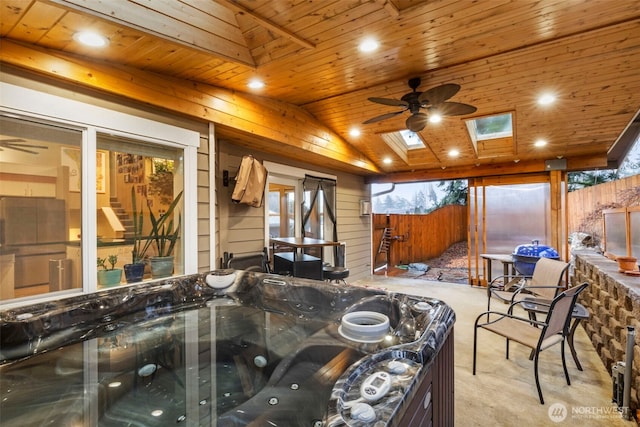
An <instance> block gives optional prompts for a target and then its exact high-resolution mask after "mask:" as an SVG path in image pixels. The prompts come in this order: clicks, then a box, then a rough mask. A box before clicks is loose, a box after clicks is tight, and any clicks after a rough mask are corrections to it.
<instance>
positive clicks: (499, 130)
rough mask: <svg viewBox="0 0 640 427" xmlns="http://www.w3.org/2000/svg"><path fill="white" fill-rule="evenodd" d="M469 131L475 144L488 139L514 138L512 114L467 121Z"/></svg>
mask: <svg viewBox="0 0 640 427" xmlns="http://www.w3.org/2000/svg"><path fill="white" fill-rule="evenodd" d="M466 123H467V130H468V131H469V135H470V136H471V139H472V140H473V142H474V144H475V142H477V141H484V140H487V139H498V138H507V137H512V136H513V124H512V118H511V113H507V114H500V115H497V116H489V117H483V118H479V119H471V120H467V122H466Z"/></svg>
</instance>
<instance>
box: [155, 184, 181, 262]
mask: <svg viewBox="0 0 640 427" xmlns="http://www.w3.org/2000/svg"><path fill="white" fill-rule="evenodd" d="M181 197H182V191H181V192H180V193H179V194H178V195H177V196H176V198H175V199H173V202H171V205H169V208H168V209H167V211H166V212H165V213H164V214H162V215H160V216H159V217H156V216H155V215H154V214H153V212H152V211H151V207H149V205H147V208H148V209H149V219H150V220H151V233H150V234H149V239H148V240H147V243H148V242H150V241H152V242H154V243H155V246H156V250H157V256H160V257H165V256H171V254H172V253H173V249H174V248H175V245H176V242H177V241H178V237H179V236H180V226H181V225H182V214H179V215H178V223H177V224H176V225H175V227H174V222H173V211H174V210H175V208H176V206H177V205H178V202H179V201H180V198H181Z"/></svg>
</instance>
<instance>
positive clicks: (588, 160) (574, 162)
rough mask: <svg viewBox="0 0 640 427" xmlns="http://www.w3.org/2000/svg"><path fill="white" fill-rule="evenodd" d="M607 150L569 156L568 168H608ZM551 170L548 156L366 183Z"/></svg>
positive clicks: (382, 177)
mask: <svg viewBox="0 0 640 427" xmlns="http://www.w3.org/2000/svg"><path fill="white" fill-rule="evenodd" d="M607 166H608V165H607V156H606V153H603V154H602V155H597V156H582V157H572V158H569V159H567V171H583V170H594V169H606V168H607ZM542 172H544V173H546V172H549V170H547V168H546V165H545V160H531V161H522V162H518V163H515V162H514V163H499V164H489V165H480V166H459V167H456V166H454V167H447V168H444V169H424V170H416V171H410V172H397V173H389V174H385V175H377V176H367V177H365V182H366V183H367V184H382V183H392V182H394V183H407V182H419V181H443V180H449V179H469V178H482V177H488V176H507V175H523V174H535V173H542Z"/></svg>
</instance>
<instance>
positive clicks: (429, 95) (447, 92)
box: [363, 77, 477, 132]
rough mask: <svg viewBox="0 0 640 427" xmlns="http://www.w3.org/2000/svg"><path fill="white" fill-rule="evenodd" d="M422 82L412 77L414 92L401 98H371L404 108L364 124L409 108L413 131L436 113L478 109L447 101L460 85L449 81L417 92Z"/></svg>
mask: <svg viewBox="0 0 640 427" xmlns="http://www.w3.org/2000/svg"><path fill="white" fill-rule="evenodd" d="M420 83H421V81H420V78H418V77H416V78H413V79H410V80H409V87H410V88H411V89H412V92H409V93H407V94H405V95H403V96H402V98H400V99H399V100H398V99H389V98H369V101H371V102H376V103H378V104H383V105H390V106H392V107H403V109H402V110H400V111H395V112H393V113H387V114H383V115H381V116H376V117H373V118H371V119H369V120H367V121H365V122H364V123H363V124H369V123H375V122H379V121H382V120H386V119H390V118H392V117H395V116H397V115H399V114H402V113H404V112H405V111H407V110H409V111H410V112H411V116H409V117H408V118H407V121H406V122H405V124H406V125H407V129H409V130H410V131H412V132H419V131H421V130H422V129H424V127H425V126H426V125H427V121H428V120H429V117H430V116H432V117H433V116H435V115H436V114H438V115H440V116H463V115H466V114H471V113H474V112H475V111H476V110H477V108H476V107H474V106H473V105H469V104H463V103H460V102H451V101H447V99H449V98H451V97H452V96H454V95H455V94H456V93H458V91H459V90H460V85H457V84H455V83H447V84H443V85H440V86H436V87H432V88H431V89H427V90H426V91H424V92H417V91H416V89H418V86H420ZM422 108H424V109H426V110H427V113H423V112H421V111H420V109H422Z"/></svg>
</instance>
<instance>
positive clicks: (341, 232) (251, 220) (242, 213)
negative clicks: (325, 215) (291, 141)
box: [216, 141, 371, 280]
mask: <svg viewBox="0 0 640 427" xmlns="http://www.w3.org/2000/svg"><path fill="white" fill-rule="evenodd" d="M219 151H220V152H219V156H220V157H219V158H220V162H219V166H218V170H217V171H216V177H217V178H216V182H217V183H219V184H220V186H219V187H218V196H219V199H218V207H219V209H218V212H219V219H220V228H219V233H220V240H219V242H220V251H219V252H218V253H219V258H220V257H222V254H223V253H224V252H230V253H233V254H234V255H236V256H239V255H243V254H248V253H255V252H259V251H261V250H262V248H263V247H264V226H265V224H264V206H263V207H261V208H254V207H251V206H248V205H238V204H234V203H232V202H231V194H232V193H233V189H234V186H235V181H234V180H233V178H234V177H235V175H236V173H237V171H238V168H239V166H240V161H241V159H242V156H243V155H245V154H251V155H253V156H254V157H255V158H256V159H258V160H260V161H261V162H263V161H265V160H266V161H269V162H274V163H282V164H285V163H284V162H283V160H282V159H281V158H278V157H276V156H273V155H269V154H265V153H262V152H259V151H256V150H251V149H250V148H248V147H244V146H242V147H241V146H238V145H233V144H230V143H228V142H225V141H219ZM286 165H288V166H293V167H297V168H300V169H306V170H309V171H310V174H312V175H313V172H314V171H315V172H320V173H325V174H331V175H335V176H336V178H337V189H336V198H337V217H338V220H337V228H338V239H339V240H340V241H343V242H346V245H347V267H349V270H350V275H349V280H356V279H358V278H364V277H368V276H369V275H370V274H371V243H370V239H369V235H370V217H369V216H360V200H369V186H368V185H367V184H365V183H364V178H363V177H361V176H357V175H352V174H347V173H343V172H336V171H332V170H330V169H321V168H318V167H316V166H312V165H309V164H305V163H303V162H287V163H286ZM223 170H227V171H229V186H228V187H223V186H222V173H223Z"/></svg>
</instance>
